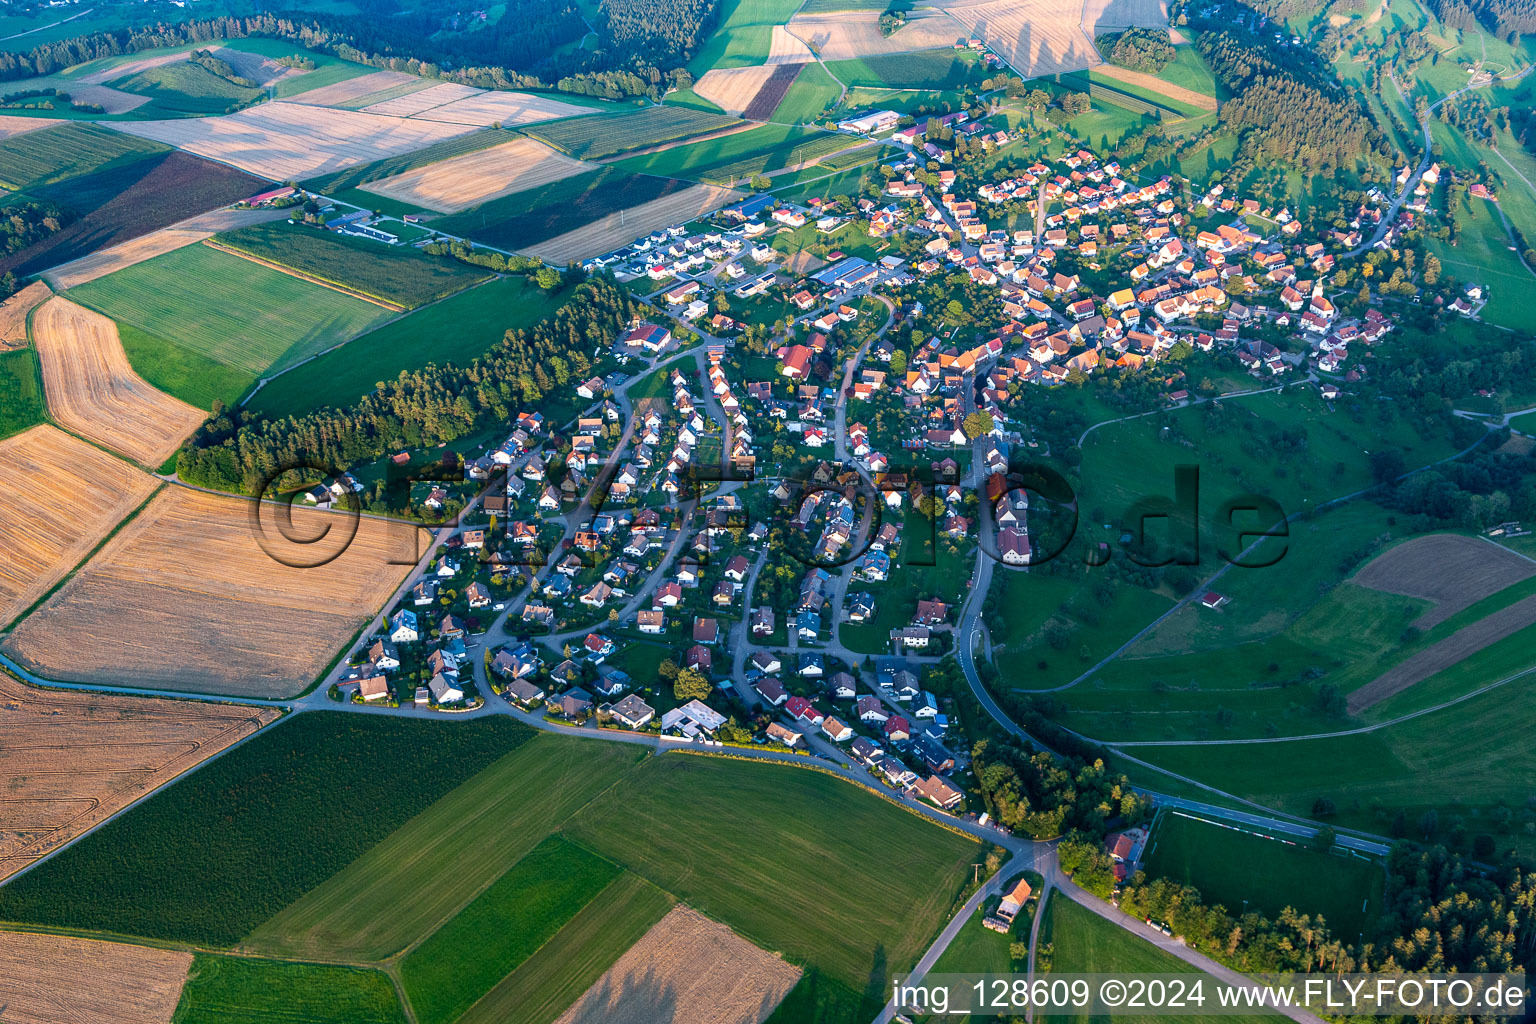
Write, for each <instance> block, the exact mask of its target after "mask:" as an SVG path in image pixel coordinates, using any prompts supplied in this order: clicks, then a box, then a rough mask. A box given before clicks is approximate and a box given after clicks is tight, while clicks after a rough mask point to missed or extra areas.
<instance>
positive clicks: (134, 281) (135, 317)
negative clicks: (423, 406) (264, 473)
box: [69, 245, 395, 408]
mask: <svg viewBox="0 0 1536 1024" xmlns="http://www.w3.org/2000/svg"><path fill="white" fill-rule="evenodd" d="M69 297H70V298H72V299H74V300H75V301H76V302H79V303H80V304H81V305H85V306H89V307H90V308H92V309H95V310H96V311H98V312H100V313H103V314H105V315H106V316H109V317H111V318H112V319H113V320H116V321H118V322H119V323H126V324H129V325H131V326H133V327H137V328H138V329H140V330H141V331H144V332H145V333H146V334H149V335H152V336H153V337H155V338H158V339H160V340H161V341H162V342H164V343H165V344H166V345H168V346H170V347H171V348H179V349H184V350H186V351H188V352H191V353H194V354H196V355H199V356H202V357H204V358H206V359H208V360H210V361H212V362H215V363H219V364H221V365H223V366H224V367H227V368H228V369H229V370H230V371H231V372H232V374H233V373H238V374H240V375H241V376H242V377H243V379H244V380H245V382H246V383H247V384H248V383H249V382H250V381H252V380H254V379H255V378H256V377H258V376H260V375H261V374H262V373H263V372H265V371H266V370H267V369H268V368H273V369H281V368H283V367H285V366H291V365H292V364H294V363H296V362H298V361H300V360H302V359H306V358H308V357H309V356H312V355H314V354H315V353H317V352H320V351H323V350H325V349H327V348H330V347H331V346H332V345H336V344H339V343H341V342H343V341H346V340H348V339H349V338H352V337H354V336H355V335H358V334H361V333H363V332H364V331H366V330H368V329H369V328H371V327H373V326H375V325H376V324H378V323H380V322H382V321H384V320H386V319H388V318H390V317H391V316H393V315H395V314H393V313H391V312H390V311H389V310H387V309H384V308H383V307H381V306H377V305H375V304H373V303H371V302H366V301H364V300H363V299H358V298H353V297H352V296H350V295H343V294H342V293H340V292H338V291H334V290H333V289H330V288H326V287H324V286H322V285H318V284H312V283H310V282H308V281H302V280H300V279H299V278H296V277H294V276H293V275H291V274H285V273H283V272H282V271H280V270H273V269H271V268H269V267H264V266H262V265H260V264H258V263H252V262H251V261H250V260H247V259H243V258H242V257H239V256H236V255H233V254H232V253H225V252H219V251H218V250H217V249H213V248H210V247H209V246H206V245H189V246H187V247H185V248H182V249H177V250H175V251H174V252H168V253H166V254H165V255H163V256H157V257H155V258H154V259H152V260H148V261H146V262H144V263H140V264H138V265H136V266H132V267H128V268H126V269H124V270H119V271H118V272H117V273H115V274H109V275H108V276H106V277H103V278H98V279H97V280H95V281H90V282H88V283H86V284H83V285H80V286H79V287H77V288H73V289H71V290H70V292H69ZM134 369H135V370H137V371H138V372H139V373H140V374H141V375H143V376H144V377H145V379H147V380H148V381H149V382H150V383H151V384H154V385H155V386H157V387H161V388H163V389H164V390H167V391H168V392H169V393H170V394H172V395H175V396H176V397H177V398H180V399H183V400H184V401H187V402H190V403H192V404H193V405H199V406H201V407H203V408H206V407H207V404H208V399H209V394H208V393H209V391H210V390H212V389H211V388H208V387H199V386H197V385H198V384H199V383H200V382H197V381H191V382H181V383H178V381H177V380H176V379H175V377H174V375H171V374H170V373H168V372H162V369H163V366H162V363H160V362H159V361H156V362H153V363H148V364H146V363H143V362H135V363H134ZM164 369H166V370H169V369H171V368H170V367H164ZM221 384H222V385H223V386H225V387H227V386H228V384H227V382H221ZM217 397H222V398H224V399H225V400H226V401H228V400H229V395H228V394H227V393H226V394H221V395H218V396H217Z"/></svg>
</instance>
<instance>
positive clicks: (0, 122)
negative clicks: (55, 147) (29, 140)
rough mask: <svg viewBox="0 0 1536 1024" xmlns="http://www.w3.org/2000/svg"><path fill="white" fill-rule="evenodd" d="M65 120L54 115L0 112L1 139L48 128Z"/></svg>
mask: <svg viewBox="0 0 1536 1024" xmlns="http://www.w3.org/2000/svg"><path fill="white" fill-rule="evenodd" d="M63 123H64V122H63V121H61V120H59V119H58V118H54V117H22V116H20V115H18V114H0V139H10V138H15V137H16V136H17V135H24V134H26V133H27V132H35V131H37V130H38V129H39V128H47V127H49V126H51V125H56V124H63Z"/></svg>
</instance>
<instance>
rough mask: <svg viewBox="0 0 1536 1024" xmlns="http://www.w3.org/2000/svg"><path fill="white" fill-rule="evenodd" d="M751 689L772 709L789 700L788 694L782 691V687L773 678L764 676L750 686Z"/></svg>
mask: <svg viewBox="0 0 1536 1024" xmlns="http://www.w3.org/2000/svg"><path fill="white" fill-rule="evenodd" d="M752 689H754V690H756V691H757V695H758V696H759V697H761V698H763V701H764V702H765V703H767V704H768V705H770V706H772V707H778V706H779V705H780V704H783V703H784V702H785V701H787V700H789V693H788V692H787V691H786V690H785V689H784V685H783V684H782V683H780V682H779V681H778V679H776V678H774V677H773V676H764V677H763V678H761V679H759V680H757V681H756V682H754V683H753V684H752Z"/></svg>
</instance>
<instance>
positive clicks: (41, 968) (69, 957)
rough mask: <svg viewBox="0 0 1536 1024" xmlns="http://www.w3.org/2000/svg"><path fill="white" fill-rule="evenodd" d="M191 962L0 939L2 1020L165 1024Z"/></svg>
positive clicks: (47, 938) (69, 943)
mask: <svg viewBox="0 0 1536 1024" xmlns="http://www.w3.org/2000/svg"><path fill="white" fill-rule="evenodd" d="M191 966H192V954H191V953H186V952H181V951H179V950H171V949H151V948H149V947H147V946H129V945H126V944H124V943H120V942H97V941H95V940H93V939H76V938H70V937H67V936H63V935H34V934H31V933H27V932H0V979H4V982H3V986H0V1014H3V1019H4V1020H6V1021H7V1022H14V1024H87V1022H88V1024H167V1022H169V1021H170V1019H171V1015H172V1014H173V1013H175V1012H176V1004H177V1002H178V1001H180V999H181V988H182V985H184V984H185V983H186V980H187V971H188V970H189V969H190V968H191Z"/></svg>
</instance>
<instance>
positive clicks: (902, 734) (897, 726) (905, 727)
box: [884, 715, 912, 743]
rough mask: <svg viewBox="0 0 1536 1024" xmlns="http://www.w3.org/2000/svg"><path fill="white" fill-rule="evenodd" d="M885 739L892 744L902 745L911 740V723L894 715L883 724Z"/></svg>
mask: <svg viewBox="0 0 1536 1024" xmlns="http://www.w3.org/2000/svg"><path fill="white" fill-rule="evenodd" d="M884 732H885V738H886V739H887V740H889V741H890V742H892V743H903V742H905V741H907V740H909V739H911V738H912V723H911V722H909V721H907V720H906V719H905V718H903V717H902V716H901V715H896V716H894V717H893V718H891V720H890V721H888V722H886V723H885V729H884Z"/></svg>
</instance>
